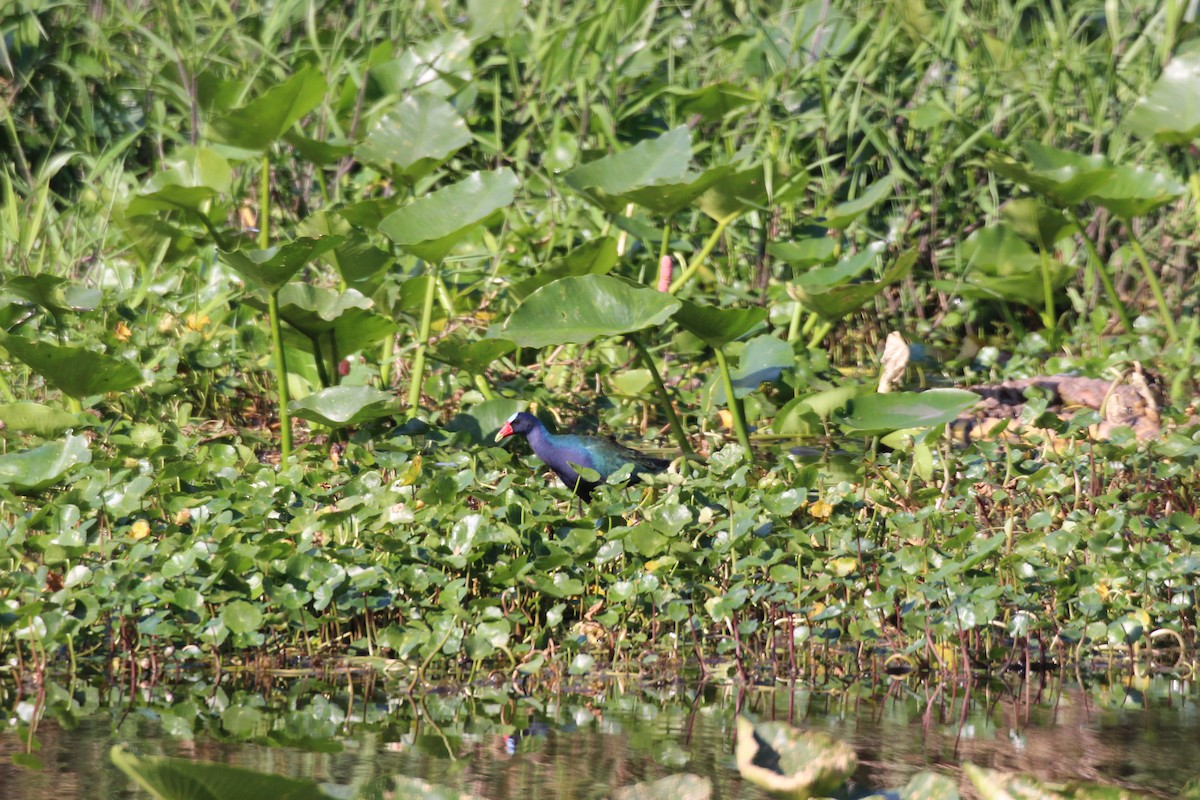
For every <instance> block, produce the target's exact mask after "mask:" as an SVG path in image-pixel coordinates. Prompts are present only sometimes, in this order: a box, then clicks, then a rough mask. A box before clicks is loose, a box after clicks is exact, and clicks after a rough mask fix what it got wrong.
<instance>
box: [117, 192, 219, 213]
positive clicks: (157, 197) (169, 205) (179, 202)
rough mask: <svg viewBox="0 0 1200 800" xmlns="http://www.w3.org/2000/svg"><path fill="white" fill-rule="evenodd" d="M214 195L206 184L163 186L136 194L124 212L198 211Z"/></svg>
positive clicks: (215, 194) (215, 193)
mask: <svg viewBox="0 0 1200 800" xmlns="http://www.w3.org/2000/svg"><path fill="white" fill-rule="evenodd" d="M216 196H217V192H216V191H214V190H213V189H210V188H209V187H207V186H165V187H163V188H162V189H159V190H157V191H153V192H147V193H144V194H139V195H136V196H135V197H134V198H133V199H132V200H130V201H129V205H128V206H127V207H126V208H125V214H126V215H127V216H130V217H138V216H145V215H147V214H156V213H158V212H159V211H194V212H198V213H199V212H200V209H201V207H202V206H204V204H205V203H207V202H208V201H209V200H211V199H213V198H214V197H216Z"/></svg>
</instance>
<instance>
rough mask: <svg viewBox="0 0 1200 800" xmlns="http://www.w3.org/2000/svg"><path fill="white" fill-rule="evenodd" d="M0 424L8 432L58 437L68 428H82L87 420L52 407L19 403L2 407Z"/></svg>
mask: <svg viewBox="0 0 1200 800" xmlns="http://www.w3.org/2000/svg"><path fill="white" fill-rule="evenodd" d="M0 422H3V423H4V429H5V430H8V431H13V432H16V433H32V434H34V435H36V436H56V435H58V434H59V433H62V432H63V431H65V430H67V429H68V428H78V427H80V426H82V425H83V424H84V422H85V420H84V419H83V418H82V417H80V416H79V415H77V414H72V413H70V412H69V411H63V410H62V409H59V408H53V407H52V406H46V405H42V404H41V403H32V402H29V401H18V402H16V403H5V404H3V405H0Z"/></svg>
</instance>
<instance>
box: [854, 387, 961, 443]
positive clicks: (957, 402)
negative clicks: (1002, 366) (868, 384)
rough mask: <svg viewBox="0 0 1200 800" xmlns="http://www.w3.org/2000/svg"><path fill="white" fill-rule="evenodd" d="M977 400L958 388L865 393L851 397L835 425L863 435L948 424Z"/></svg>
mask: <svg viewBox="0 0 1200 800" xmlns="http://www.w3.org/2000/svg"><path fill="white" fill-rule="evenodd" d="M979 400H980V397H979V395H977V394H975V393H974V392H968V391H964V390H962V389H929V390H927V391H924V392H889V393H888V394H868V395H863V396H862V397H857V398H855V399H854V400H853V401H852V402H851V403H850V412H849V413H848V414H847V415H846V416H844V417H842V418H841V419H840V420H838V422H839V423H840V424H841V426H842V428H843V429H844V430H846V431H849V432H851V433H863V434H878V433H884V432H888V431H896V430H901V429H904V428H929V427H933V426H934V425H944V424H946V423H948V422H950V421H952V420H953V419H954V418H955V417H957V416H958V415H959V414H961V413H962V412H964V411H966V410H968V409H970V408H974V406H975V404H976V403H978V402H979Z"/></svg>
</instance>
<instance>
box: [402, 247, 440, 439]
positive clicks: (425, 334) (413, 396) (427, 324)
mask: <svg viewBox="0 0 1200 800" xmlns="http://www.w3.org/2000/svg"><path fill="white" fill-rule="evenodd" d="M440 266H441V262H440V261H435V262H433V263H432V264H430V265H429V283H428V284H427V285H426V286H425V299H424V302H423V303H422V304H421V328H420V330H419V331H418V332H417V352H416V355H414V356H413V365H412V382H411V383H410V384H409V386H408V413H409V414H411V415H413V416H416V414H417V411H419V410H420V408H421V384H422V383H423V382H424V380H425V351H426V350H427V349H428V347H429V331H430V330H431V329H432V327H433V300H434V298H435V297H437V284H438V280H439V276H438V267H440Z"/></svg>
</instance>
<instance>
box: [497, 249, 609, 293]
mask: <svg viewBox="0 0 1200 800" xmlns="http://www.w3.org/2000/svg"><path fill="white" fill-rule="evenodd" d="M618 259H619V256H618V255H617V240H616V239H614V238H613V237H611V236H602V237H600V238H599V239H595V240H593V241H590V242H588V243H586V244H582V245H580V246H579V247H576V248H575V249H574V250H572V251H571V252H569V253H567V254H566V255H565V256H560V257H558V258H554V259H551V260H550V261H548V262H547V263H546V265H545V266H544V267H542V268H541V269H539V270H538V271H537V272H536V273H535V274H534V276H533V277H532V278H529V279H527V280H524V281H521V282H520V283H518V284H516V285H515V286H513V287H512V288H511V289H510V290H509V293H510V294H512V296H513V297H515V298H516V299H517V300H524V299H525V298H526V297H528V296H529V295H531V294H533V293H534V292H535V291H537V290H538V289H540V288H542V287H543V286H545V285H546V284H548V283H552V282H554V281H556V280H558V279H559V278H567V277H572V276H579V275H605V274H607V273H608V272H609V271H610V270H612V268H613V267H615V266H616V265H617V261H618Z"/></svg>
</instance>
